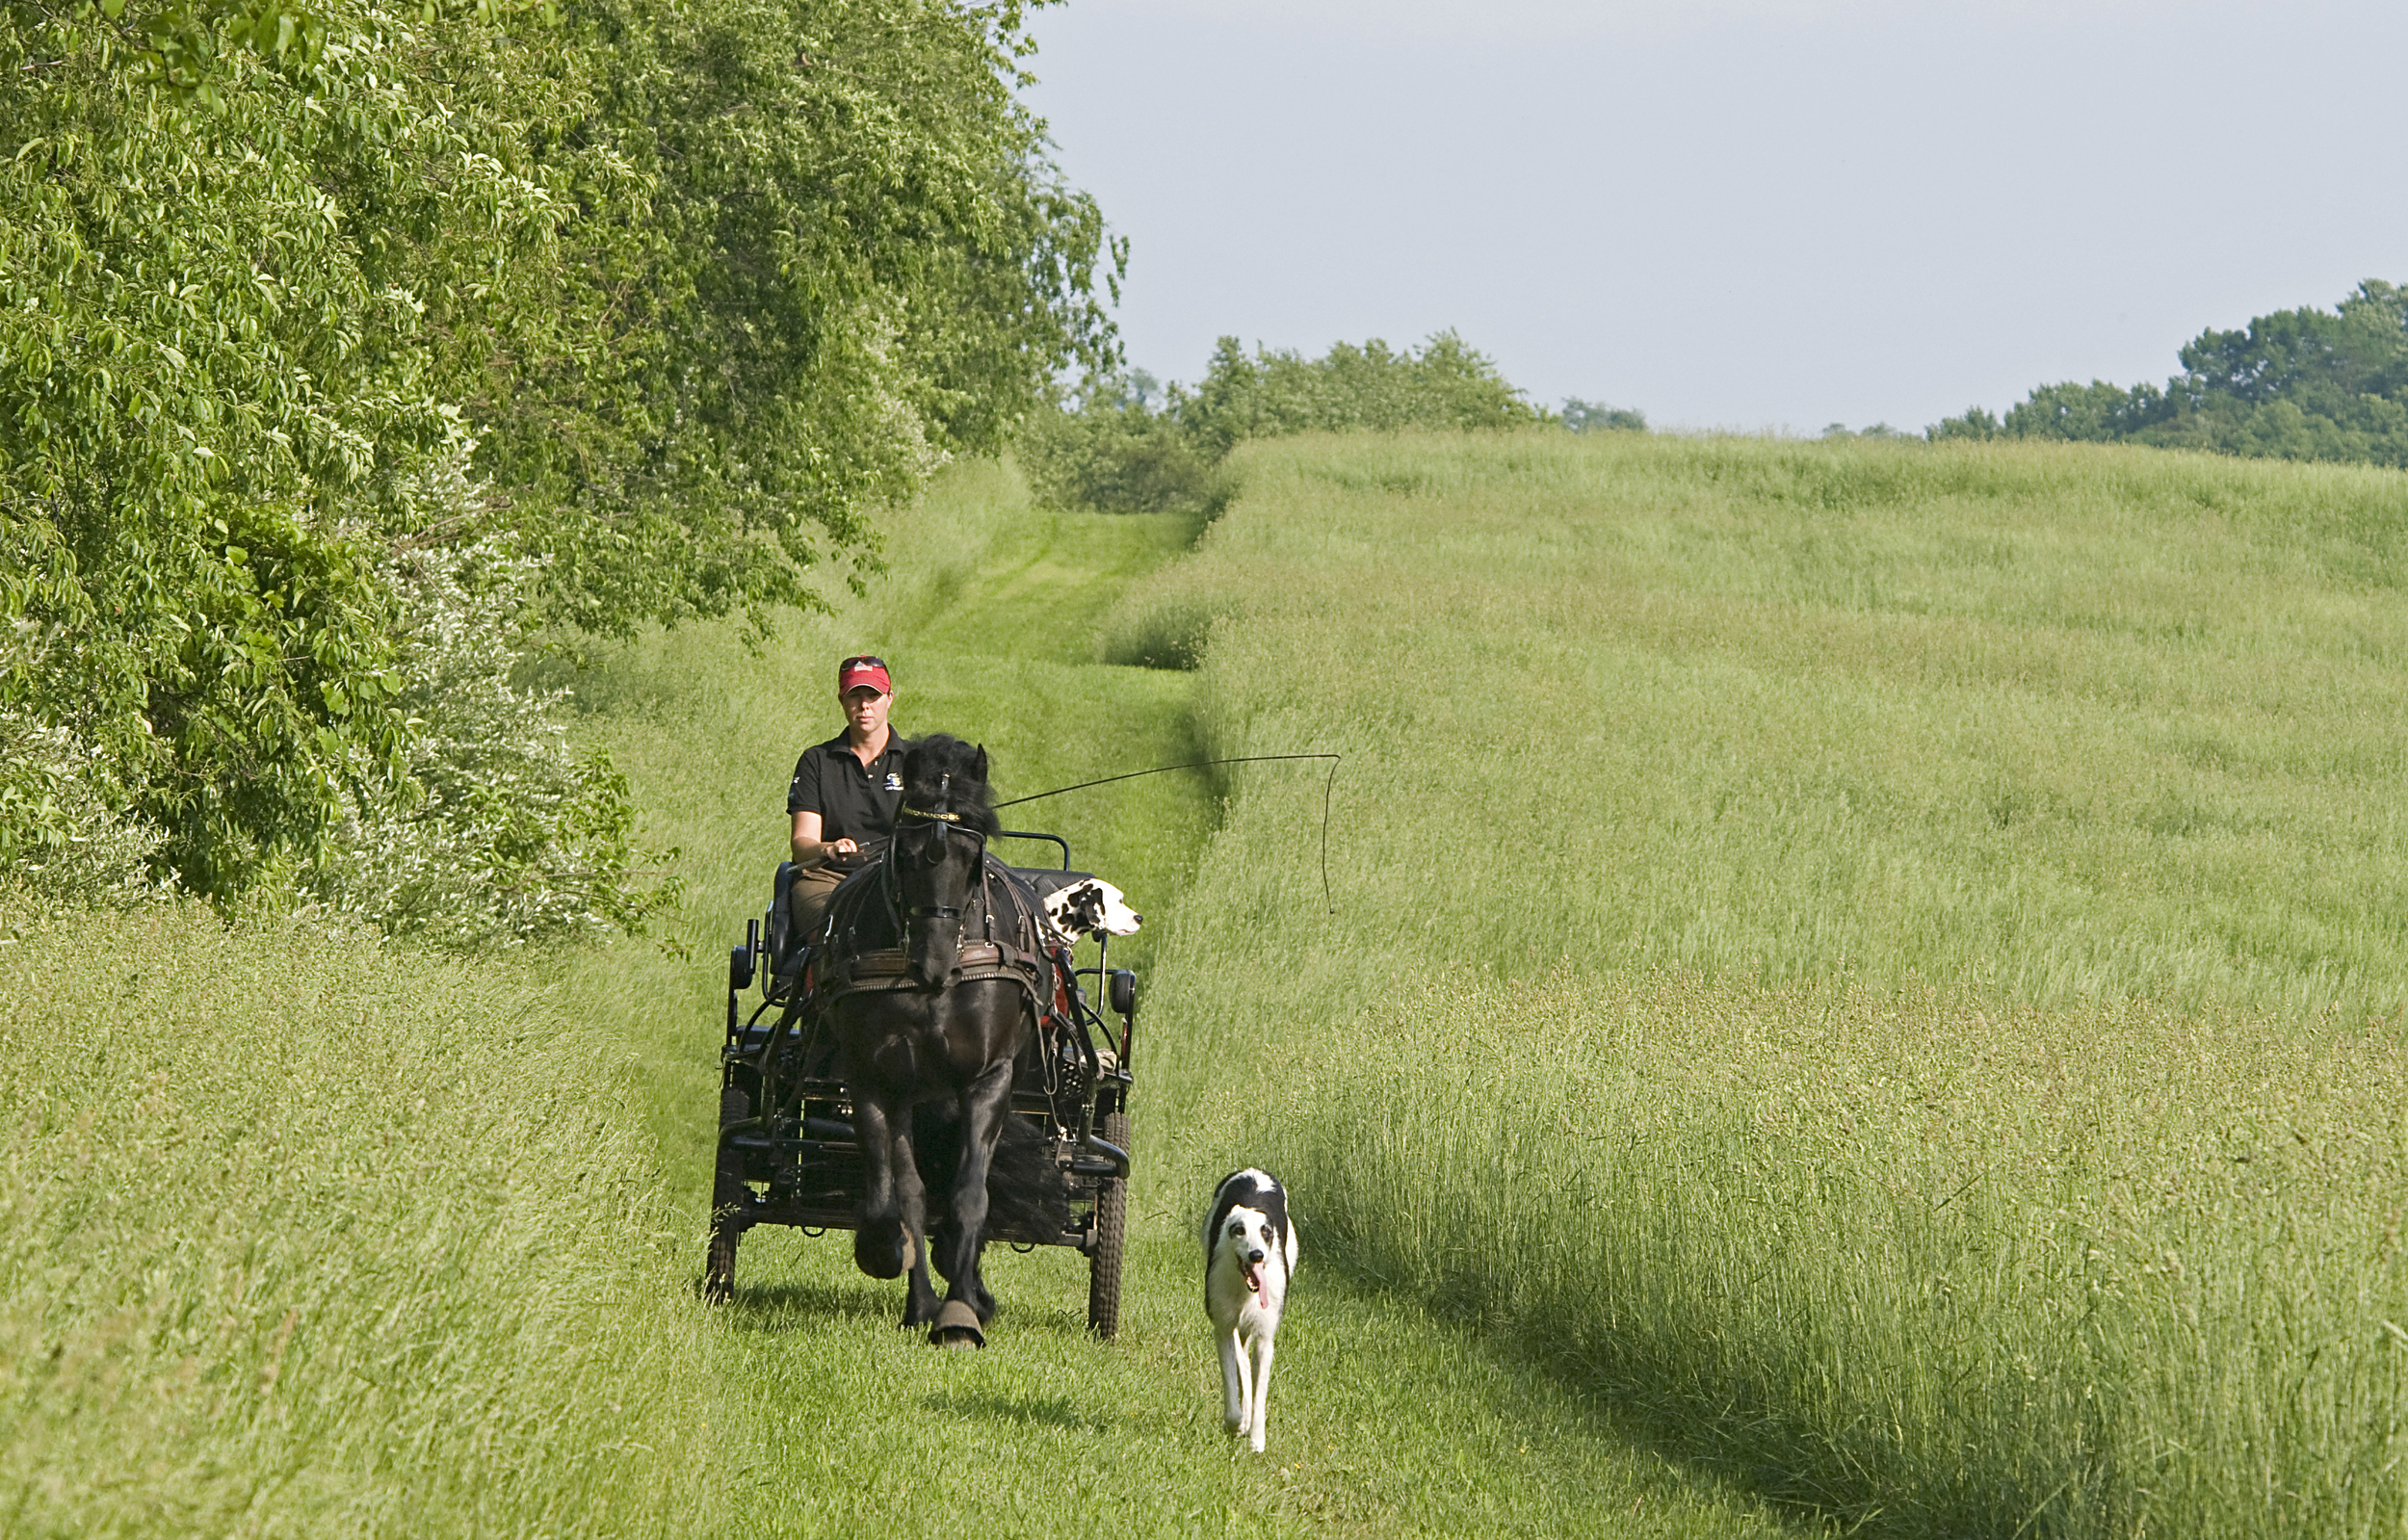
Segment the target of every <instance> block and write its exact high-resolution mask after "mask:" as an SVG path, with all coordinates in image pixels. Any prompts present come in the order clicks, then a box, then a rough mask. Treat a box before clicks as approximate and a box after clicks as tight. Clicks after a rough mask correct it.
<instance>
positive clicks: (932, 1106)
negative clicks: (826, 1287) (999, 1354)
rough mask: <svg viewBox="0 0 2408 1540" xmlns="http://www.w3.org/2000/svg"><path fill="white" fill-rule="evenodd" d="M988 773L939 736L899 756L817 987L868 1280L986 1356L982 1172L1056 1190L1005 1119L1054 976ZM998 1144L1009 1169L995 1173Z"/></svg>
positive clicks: (915, 1316)
mask: <svg viewBox="0 0 2408 1540" xmlns="http://www.w3.org/2000/svg"><path fill="white" fill-rule="evenodd" d="M986 773H987V767H986V750H985V749H984V748H982V747H973V746H972V745H970V744H965V743H962V742H961V741H960V740H958V739H955V738H949V737H946V736H945V735H943V734H936V735H932V736H930V737H929V738H926V739H923V740H922V741H921V742H920V743H919V744H915V745H914V746H913V747H912V749H911V750H910V752H909V753H908V754H907V755H905V757H904V759H903V808H902V813H901V816H900V817H899V818H898V819H897V820H896V825H895V834H894V838H893V839H892V840H891V841H890V842H889V843H888V845H887V847H886V849H885V851H884V853H883V854H882V855H881V857H880V858H879V859H878V861H877V863H875V864H874V865H872V866H870V867H868V868H867V869H865V870H863V871H861V872H859V873H856V874H853V875H852V876H851V877H850V878H848V879H847V880H846V882H845V884H844V886H843V887H841V888H839V889H838V890H837V891H836V894H835V895H834V897H833V898H832V900H831V901H830V903H829V919H830V927H829V933H830V945H829V951H828V956H827V961H826V964H825V972H824V975H823V978H824V985H823V988H824V991H825V997H826V1000H827V1005H826V1009H827V1012H828V1023H829V1026H830V1028H831V1032H832V1037H833V1040H834V1042H835V1044H836V1047H837V1054H838V1064H839V1071H840V1073H841V1074H842V1076H843V1078H844V1081H845V1086H846V1090H847V1092H848V1094H849V1095H850V1096H851V1099H852V1121H853V1135H854V1137H855V1139H856V1141H857V1142H858V1143H859V1145H860V1147H861V1159H862V1165H863V1170H864V1176H865V1178H866V1185H865V1190H864V1196H863V1202H862V1211H861V1216H860V1221H859V1224H858V1225H857V1227H856V1228H855V1229H854V1231H853V1260H854V1261H855V1262H856V1263H857V1264H859V1266H860V1267H861V1270H862V1271H863V1272H865V1273H868V1274H869V1275H870V1276H871V1277H873V1278H893V1277H895V1276H897V1275H899V1274H903V1273H908V1274H909V1275H910V1290H909V1297H908V1300H907V1302H906V1304H905V1307H904V1310H903V1324H904V1325H905V1326H922V1325H926V1326H929V1327H931V1330H930V1331H929V1342H931V1343H935V1344H941V1345H949V1346H980V1345H983V1344H984V1343H985V1340H986V1338H985V1332H984V1328H985V1325H986V1323H987V1322H988V1321H989V1320H990V1319H992V1318H993V1317H994V1314H995V1298H994V1296H993V1295H992V1294H990V1293H989V1292H987V1290H986V1285H985V1283H984V1282H983V1280H982V1279H981V1277H980V1275H979V1254H980V1251H981V1249H982V1247H983V1245H984V1243H985V1238H986V1234H987V1224H988V1219H989V1201H990V1198H989V1178H990V1175H993V1176H994V1177H995V1179H996V1184H995V1185H996V1187H997V1188H1001V1189H1003V1190H1004V1191H1005V1192H1006V1193H1007V1194H1010V1193H1013V1192H1016V1191H1018V1190H1019V1188H1020V1187H1021V1186H1022V1182H1021V1180H1020V1179H1021V1176H1022V1173H1025V1185H1026V1186H1028V1187H1029V1188H1032V1189H1034V1188H1040V1187H1042V1186H1043V1185H1045V1184H1047V1183H1050V1184H1051V1187H1052V1188H1053V1189H1054V1192H1055V1193H1056V1194H1059V1193H1060V1189H1061V1176H1060V1170H1059V1169H1058V1168H1057V1167H1056V1166H1055V1165H1054V1164H1053V1162H1052V1160H1051V1158H1050V1156H1048V1155H1047V1153H1046V1151H1045V1149H1044V1148H1043V1141H1042V1139H1041V1137H1039V1136H1038V1135H1035V1134H1034V1131H1033V1130H1031V1129H1029V1128H1027V1127H1025V1126H1022V1125H1021V1120H1019V1119H1017V1118H1015V1117H1014V1116H1013V1115H1012V1113H1011V1092H1012V1079H1013V1069H1014V1063H1015V1061H1016V1060H1017V1059H1019V1057H1021V1054H1022V1051H1023V1049H1024V1048H1026V1047H1027V1045H1028V1044H1029V1041H1030V1038H1031V1035H1032V1033H1033V1032H1034V1030H1035V1023H1036V1016H1037V1011H1038V1009H1039V1007H1040V1003H1042V1002H1045V1001H1049V1000H1050V999H1051V998H1052V996H1053V987H1054V981H1053V976H1052V973H1051V968H1052V964H1051V962H1050V961H1049V960H1048V959H1047V957H1046V956H1045V953H1044V948H1043V945H1042V943H1041V942H1040V941H1039V940H1038V937H1037V930H1036V927H1035V916H1034V903H1033V902H1032V901H1029V899H1028V898H1027V896H1026V895H1025V894H1024V893H1023V892H1022V890H1021V889H1020V888H1019V886H1018V885H1017V884H1016V883H1014V882H1012V881H1011V880H1010V878H1009V877H1008V874H1006V873H1005V872H1004V871H1003V869H1002V868H1001V867H1000V866H999V865H998V864H997V863H995V862H993V861H991V860H990V859H989V858H988V857H987V855H986V840H987V837H988V836H989V835H992V834H993V833H995V831H996V828H997V824H996V821H995V815H994V812H993V811H992V810H991V809H990V808H989V807H988V806H987V801H988V796H987V787H986ZM948 1114H950V1115H948ZM944 1124H951V1125H952V1127H951V1128H950V1129H947V1130H944V1133H945V1134H949V1135H951V1137H949V1138H946V1139H945V1142H947V1143H951V1144H954V1145H955V1147H956V1149H957V1151H958V1153H957V1156H956V1158H955V1163H954V1169H953V1171H952V1173H951V1179H950V1185H949V1186H948V1187H947V1188H946V1189H945V1190H944V1191H943V1193H942V1199H943V1207H942V1211H941V1216H940V1219H939V1222H938V1223H937V1224H936V1225H935V1226H934V1229H933V1240H934V1242H935V1250H936V1252H937V1254H936V1256H935V1258H934V1261H935V1264H936V1268H937V1270H938V1271H939V1272H941V1273H943V1274H944V1276H945V1279H946V1282H947V1284H948V1285H949V1286H950V1287H949V1288H948V1291H947V1292H946V1294H945V1298H944V1300H943V1302H942V1303H941V1304H940V1302H939V1301H938V1299H937V1297H936V1292H935V1289H934V1287H933V1286H932V1285H931V1284H930V1282H929V1261H930V1258H929V1249H930V1248H929V1245H928V1244H927V1243H926V1242H927V1240H928V1239H929V1237H930V1235H931V1229H930V1226H929V1214H928V1207H929V1205H928V1188H926V1187H924V1186H923V1184H922V1180H921V1170H922V1169H923V1168H926V1167H927V1166H928V1165H929V1163H930V1162H929V1161H928V1159H927V1157H928V1156H929V1155H930V1154H933V1153H934V1152H933V1151H931V1150H925V1149H924V1150H921V1151H918V1152H917V1154H918V1156H919V1159H916V1160H915V1150H914V1143H915V1140H916V1141H918V1142H919V1143H921V1144H927V1143H929V1141H930V1139H931V1138H932V1137H936V1136H940V1135H938V1128H937V1126H938V1125H944ZM1009 1135H1018V1137H1009ZM999 1146H1000V1147H1001V1148H1002V1150H1003V1153H1004V1156H1005V1159H1006V1160H1007V1162H1009V1163H1010V1164H1011V1165H1012V1166H1013V1169H1012V1170H1009V1171H1006V1170H997V1169H995V1162H996V1160H997V1157H998V1150H999ZM1015 1157H1016V1158H1018V1159H1014V1158H1015ZM1035 1196H1036V1197H1037V1199H1038V1201H1042V1199H1043V1197H1044V1196H1045V1194H1043V1193H1036V1194H1035Z"/></svg>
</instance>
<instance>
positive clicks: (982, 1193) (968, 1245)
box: [943, 1057, 1012, 1326]
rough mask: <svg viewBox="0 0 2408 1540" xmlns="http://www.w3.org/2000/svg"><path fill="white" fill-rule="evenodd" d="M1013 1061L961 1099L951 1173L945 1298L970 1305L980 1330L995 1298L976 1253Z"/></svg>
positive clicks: (984, 1074)
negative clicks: (957, 1156)
mask: <svg viewBox="0 0 2408 1540" xmlns="http://www.w3.org/2000/svg"><path fill="white" fill-rule="evenodd" d="M1011 1071H1012V1061H1011V1059H1009V1058H1008V1057H1006V1058H1000V1059H997V1060H996V1061H995V1062H993V1063H991V1064H989V1065H987V1066H986V1068H984V1069H983V1070H981V1071H980V1072H979V1075H978V1078H977V1079H976V1080H973V1081H972V1082H971V1083H969V1085H968V1086H967V1087H965V1088H964V1089H963V1091H962V1094H961V1164H960V1166H959V1167H958V1168H956V1169H955V1172H954V1188H953V1192H952V1195H951V1208H952V1211H953V1212H952V1219H953V1227H952V1228H953V1233H952V1234H951V1235H949V1236H947V1237H946V1238H945V1239H946V1241H947V1243H948V1244H949V1246H950V1247H951V1250H950V1252H949V1254H948V1255H947V1256H946V1258H945V1265H944V1269H943V1270H944V1273H945V1277H946V1280H947V1283H948V1285H949V1287H948V1289H947V1291H946V1293H945V1297H946V1298H947V1299H949V1300H952V1299H957V1300H960V1301H961V1302H962V1303H963V1304H966V1305H968V1306H969V1307H970V1308H971V1310H973V1311H974V1312H976V1313H977V1315H978V1318H979V1324H980V1325H982V1326H983V1325H984V1324H986V1322H987V1321H989V1320H991V1319H993V1318H994V1316H995V1296H994V1295H993V1294H991V1293H988V1292H987V1291H986V1284H985V1281H984V1280H983V1279H982V1278H981V1277H980V1276H979V1253H980V1251H981V1250H982V1249H983V1248H984V1247H985V1245H986V1178H987V1173H988V1172H989V1171H990V1170H991V1169H992V1168H993V1166H994V1162H995V1141H996V1140H997V1139H999V1138H1001V1137H1002V1136H1003V1132H1004V1119H1005V1118H1007V1117H1009V1116H1010V1115H1011Z"/></svg>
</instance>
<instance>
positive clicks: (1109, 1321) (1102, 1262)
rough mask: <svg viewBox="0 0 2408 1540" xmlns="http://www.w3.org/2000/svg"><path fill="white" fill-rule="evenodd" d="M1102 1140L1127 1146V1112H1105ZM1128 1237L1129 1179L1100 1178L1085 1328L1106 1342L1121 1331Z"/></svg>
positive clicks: (1088, 1267) (1087, 1278)
mask: <svg viewBox="0 0 2408 1540" xmlns="http://www.w3.org/2000/svg"><path fill="white" fill-rule="evenodd" d="M1103 1132H1104V1141H1105V1142H1106V1143H1108V1144H1116V1145H1118V1146H1120V1148H1122V1149H1124V1150H1125V1149H1127V1148H1128V1147H1129V1114H1128V1113H1126V1112H1107V1113H1105V1114H1104V1131H1103ZM1128 1239H1129V1181H1128V1178H1126V1177H1116V1176H1108V1177H1103V1178H1100V1179H1099V1180H1098V1181H1097V1183H1096V1185H1095V1251H1094V1254H1093V1255H1092V1256H1091V1257H1090V1258H1089V1259H1088V1263H1087V1277H1086V1327H1087V1330H1089V1331H1091V1332H1093V1333H1094V1334H1095V1335H1096V1336H1098V1337H1101V1338H1102V1339H1103V1340H1104V1341H1106V1342H1111V1341H1112V1338H1113V1337H1114V1336H1116V1335H1118V1333H1119V1331H1120V1253H1121V1248H1122V1247H1123V1246H1124V1245H1125V1244H1126V1243H1127V1241H1128Z"/></svg>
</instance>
